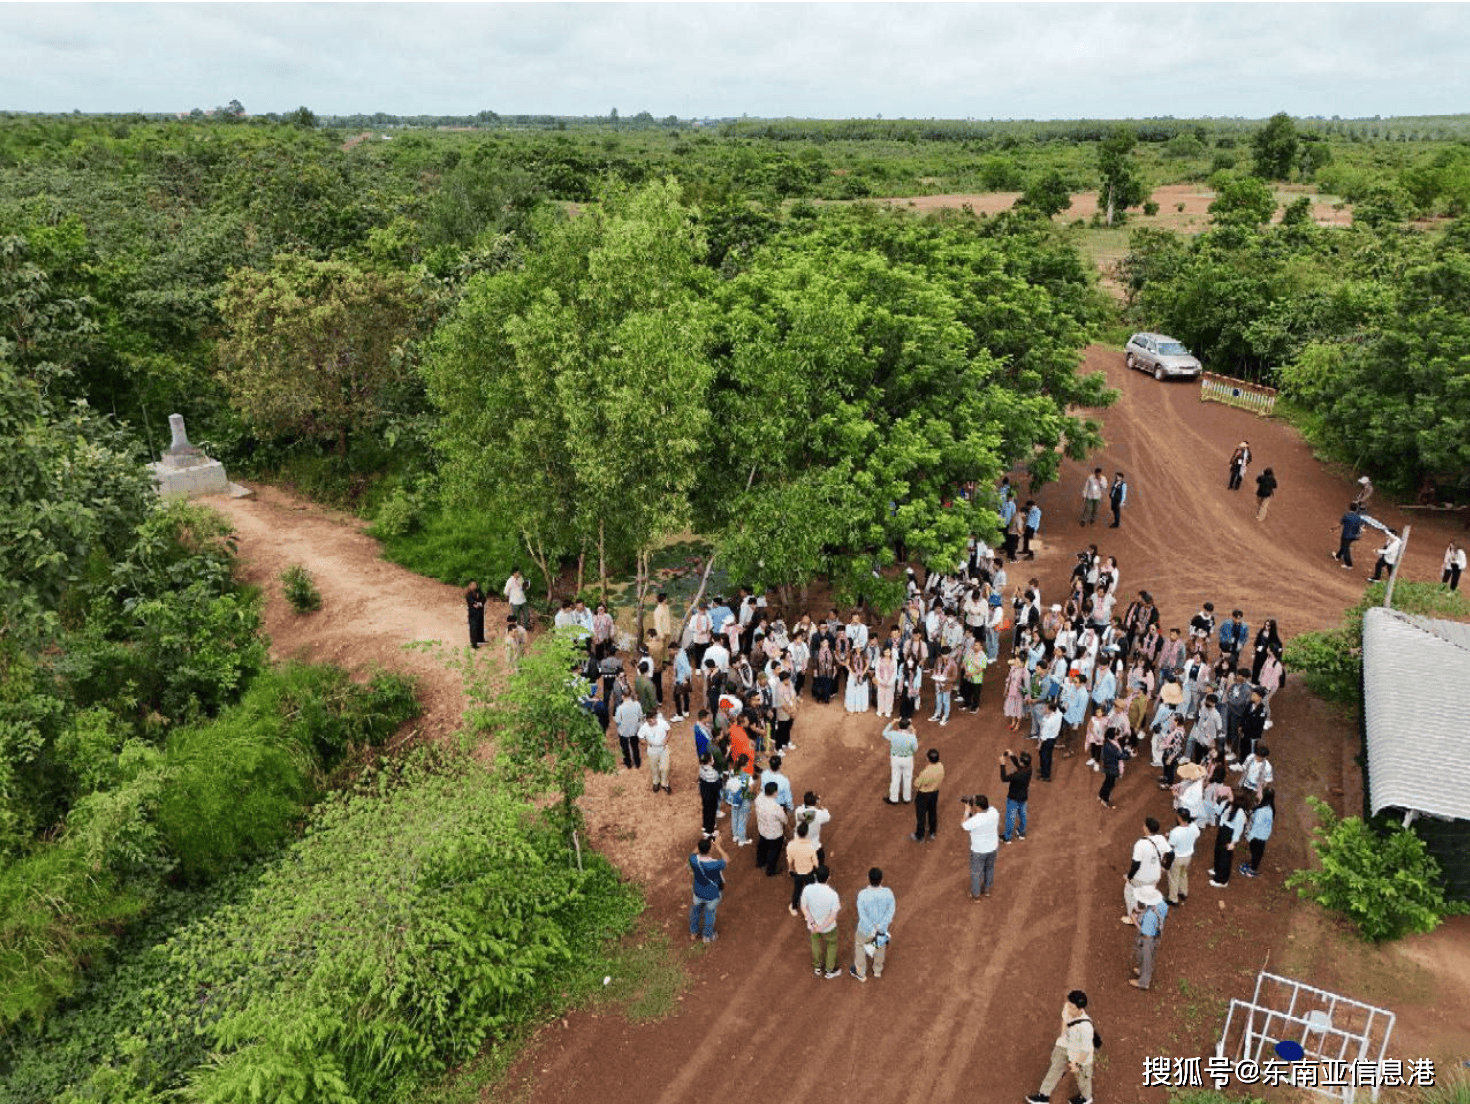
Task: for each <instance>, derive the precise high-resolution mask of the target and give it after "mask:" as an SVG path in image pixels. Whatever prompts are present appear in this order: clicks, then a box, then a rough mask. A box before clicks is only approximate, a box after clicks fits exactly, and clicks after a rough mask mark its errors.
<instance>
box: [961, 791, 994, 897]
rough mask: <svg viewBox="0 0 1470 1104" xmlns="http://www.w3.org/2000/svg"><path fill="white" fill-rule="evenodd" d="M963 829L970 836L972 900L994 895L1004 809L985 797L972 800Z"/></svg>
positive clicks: (982, 795) (966, 802)
mask: <svg viewBox="0 0 1470 1104" xmlns="http://www.w3.org/2000/svg"><path fill="white" fill-rule="evenodd" d="M964 801H965V819H964V821H963V822H961V824H960V828H961V829H963V830H964V831H966V832H968V833H970V900H971V901H978V900H980V898H981V897H989V896H990V887H991V886H992V885H994V884H995V853H996V852H997V851H999V850H1000V810H999V809H992V808H991V807H990V799H989V798H988V797H986V796H985V795H984V794H977V795H976V796H975V797H968V798H965V799H964Z"/></svg>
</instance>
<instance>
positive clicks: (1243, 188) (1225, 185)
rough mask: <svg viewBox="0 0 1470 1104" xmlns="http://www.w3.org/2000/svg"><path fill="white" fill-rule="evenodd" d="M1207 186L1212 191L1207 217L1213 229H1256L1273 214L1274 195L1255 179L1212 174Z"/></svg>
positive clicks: (1262, 182)
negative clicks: (1218, 227)
mask: <svg viewBox="0 0 1470 1104" xmlns="http://www.w3.org/2000/svg"><path fill="white" fill-rule="evenodd" d="M1210 186H1211V187H1212V188H1214V190H1215V198H1214V199H1213V200H1212V201H1211V202H1210V217H1211V219H1212V220H1213V221H1214V222H1215V223H1216V224H1217V225H1222V226H1259V225H1261V224H1262V223H1266V222H1270V221H1271V216H1272V215H1274V214H1275V213H1276V196H1275V193H1273V192H1272V191H1271V186H1270V185H1269V184H1267V183H1265V182H1264V181H1263V180H1260V179H1259V178H1257V177H1254V176H1235V175H1233V174H1229V173H1216V174H1215V176H1213V177H1211V178H1210Z"/></svg>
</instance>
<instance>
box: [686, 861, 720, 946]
mask: <svg viewBox="0 0 1470 1104" xmlns="http://www.w3.org/2000/svg"><path fill="white" fill-rule="evenodd" d="M711 850H713V851H714V853H715V857H714V858H710V851H711ZM729 865H730V856H729V855H727V854H725V849H724V848H723V847H722V846H720V841H719V839H718V838H717V837H715V836H712V835H711V836H705V837H704V838H702V839H701V840H700V841H699V849H698V850H697V851H695V852H694V853H693V854H691V855H690V856H689V868H690V869H691V870H692V871H693V872H694V900H693V902H692V903H691V904H690V906H689V939H690V942H693V941H694V940H696V939H699V938H700V937H701V935H702V936H703V938H704V941H705V942H706V943H713V942H714V941H715V938H716V936H715V912H716V911H717V910H718V909H719V907H720V897H721V896H722V895H723V894H724V892H725V873H724V871H725V868H726V867H727V866H729Z"/></svg>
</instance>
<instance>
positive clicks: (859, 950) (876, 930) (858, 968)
mask: <svg viewBox="0 0 1470 1104" xmlns="http://www.w3.org/2000/svg"><path fill="white" fill-rule="evenodd" d="M895 908H896V903H895V901H894V899H893V890H891V889H889V888H888V887H887V886H885V885H884V884H883V871H882V870H880V869H878V867H876V866H875V867H873V868H872V869H871V870H869V871H868V885H867V887H866V888H865V889H862V890H860V891H859V892H858V895H857V914H858V918H857V931H856V932H855V933H854V935H853V945H852V965H851V966H849V967H848V968H847V972H848V974H849V975H850V976H852V977H853V978H855V979H857V980H858V981H867V980H868V976H867V972H868V956H869V955H872V957H873V976H874V977H875V978H878V977H882V976H883V962H884V960H885V959H886V958H887V956H888V926H889V925H890V924H892V923H893V914H894V910H895Z"/></svg>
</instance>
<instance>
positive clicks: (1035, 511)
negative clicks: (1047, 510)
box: [1026, 506, 1041, 533]
mask: <svg viewBox="0 0 1470 1104" xmlns="http://www.w3.org/2000/svg"><path fill="white" fill-rule="evenodd" d="M1026 528H1027V529H1030V530H1031V531H1032V532H1033V533H1035V532H1037V531H1038V530H1039V529H1040V528H1041V507H1040V506H1033V507H1031V509H1029V510H1027V511H1026Z"/></svg>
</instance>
